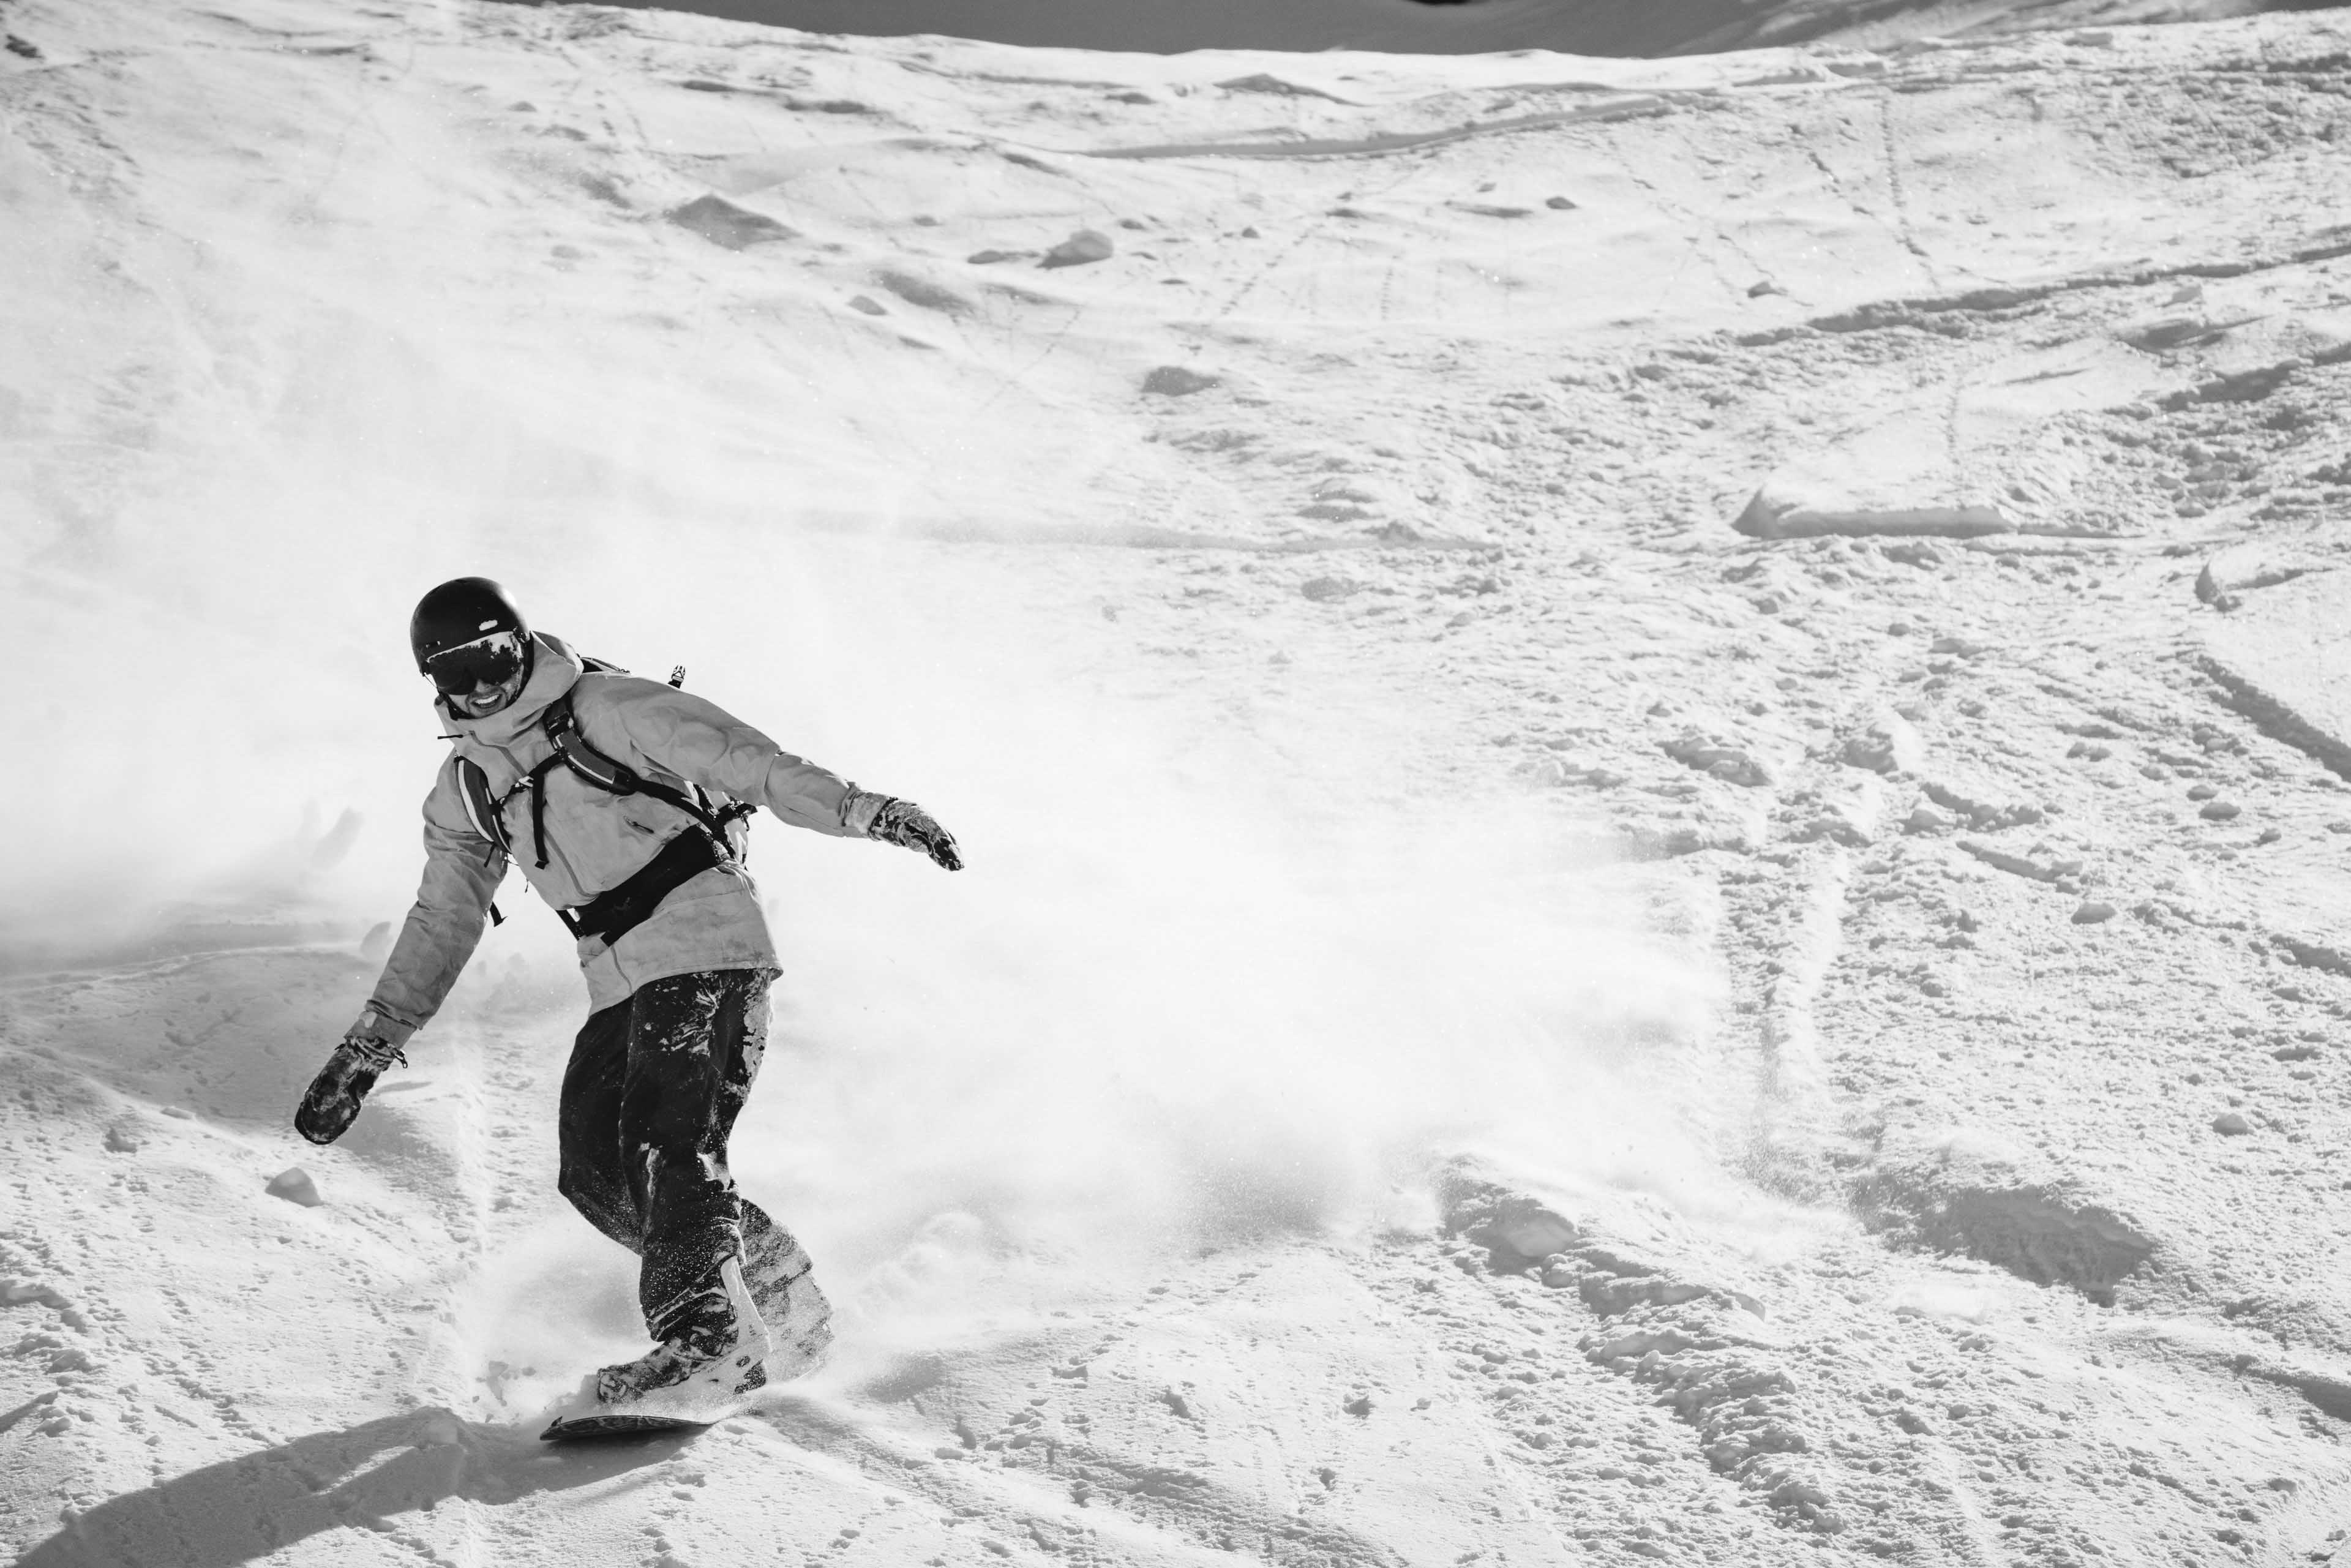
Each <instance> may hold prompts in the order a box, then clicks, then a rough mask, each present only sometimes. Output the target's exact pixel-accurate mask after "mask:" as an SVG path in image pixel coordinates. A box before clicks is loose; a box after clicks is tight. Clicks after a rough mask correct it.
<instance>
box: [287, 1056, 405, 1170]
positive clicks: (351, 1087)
mask: <svg viewBox="0 0 2351 1568" xmlns="http://www.w3.org/2000/svg"><path fill="white" fill-rule="evenodd" d="M395 1061H397V1062H398V1063H400V1065H402V1067H405V1066H407V1065H408V1058H407V1057H405V1056H403V1055H402V1054H401V1050H400V1047H398V1046H396V1045H394V1044H392V1042H391V1041H389V1040H377V1039H374V1038H373V1037H371V1036H369V1035H364V1034H361V1033H360V1032H359V1030H356V1029H354V1030H352V1031H351V1032H350V1033H349V1034H347V1035H345V1036H343V1040H342V1043H341V1044H340V1045H338V1046H336V1047H335V1054H334V1055H332V1056H330V1057H329V1058H327V1065H326V1066H324V1067H322V1068H320V1069H319V1076H318V1077H316V1078H313V1079H312V1080H310V1089H309V1092H308V1093H307V1094H304V1095H303V1096H302V1105H301V1108H300V1109H299V1110H298V1111H296V1112H295V1113H294V1130H295V1131H296V1132H298V1133H299V1134H302V1135H303V1136H304V1137H306V1138H308V1139H309V1140H310V1141H311V1142H312V1143H314V1144H331V1143H333V1142H334V1141H335V1140H336V1139H337V1138H340V1137H341V1136H342V1135H343V1134H344V1133H346V1132H347V1131H349V1130H350V1124H351V1121H352V1119H353V1118H354V1117H356V1116H357V1115H358V1114H359V1113H360V1101H362V1100H364V1099H366V1098H367V1092H368V1091H369V1090H371V1089H372V1088H374V1087H375V1081H376V1080H377V1079H378V1078H381V1076H383V1071H384V1069H385V1068H387V1067H390V1066H391V1065H392V1063H393V1062H395Z"/></svg>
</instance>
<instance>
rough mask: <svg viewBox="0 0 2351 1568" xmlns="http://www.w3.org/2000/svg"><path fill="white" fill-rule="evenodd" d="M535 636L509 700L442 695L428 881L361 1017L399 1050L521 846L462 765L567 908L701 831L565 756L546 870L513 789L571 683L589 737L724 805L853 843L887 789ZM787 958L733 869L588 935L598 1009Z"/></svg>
mask: <svg viewBox="0 0 2351 1568" xmlns="http://www.w3.org/2000/svg"><path fill="white" fill-rule="evenodd" d="M532 641H533V643H535V644H536V650H535V652H534V653H533V655H532V666H531V673H530V678H529V679H528V681H527V682H525V683H524V685H523V689H522V693H521V695H519V696H517V698H516V699H515V700H514V702H513V703H511V704H510V705H508V706H507V707H506V708H505V709H503V710H502V711H500V712H498V713H495V714H492V715H491V716H489V717H487V718H483V719H469V718H465V717H463V716H459V715H457V714H455V713H454V712H452V710H451V709H450V707H449V706H448V705H447V704H446V703H443V702H438V701H436V702H435V703H434V713H435V714H436V715H437V716H439V717H440V719H441V721H442V723H443V724H444V725H445V726H447V727H448V729H449V730H450V732H451V733H452V735H453V737H454V738H455V744H454V745H453V746H451V747H450V748H449V756H448V758H447V760H445V761H444V762H443V763H442V765H441V772H440V775H439V777H438V778H436V779H434V783H433V790H432V793H430V794H428V795H427V796H425V798H424V880H423V885H422V886H420V887H419V888H418V889H417V893H416V904H415V907H413V908H412V909H411V910H410V911H409V912H408V922H407V924H406V925H403V926H402V928H401V932H400V939H399V940H398V941H396V942H394V943H393V944H392V956H391V957H390V958H388V959H387V960H386V961H385V963H384V967H383V975H382V977H381V978H380V979H378V980H377V982H376V988H375V995H374V996H373V997H371V998H370V999H369V1001H368V1011H367V1012H366V1013H364V1014H362V1015H361V1016H360V1022H359V1024H358V1025H356V1026H354V1027H355V1028H357V1029H358V1030H360V1032H363V1033H371V1034H373V1035H375V1036H376V1037H378V1038H380V1039H387V1040H391V1041H392V1043H393V1044H395V1045H397V1044H401V1043H402V1042H403V1041H405V1040H407V1039H408V1037H409V1036H410V1035H412V1034H413V1033H415V1032H416V1030H419V1029H421V1028H423V1025H424V1023H425V1022H426V1020H427V1019H431V1018H432V1016H433V1015H434V1012H436V1011H438V1010H439V1009H440V1006H441V1003H442V1002H443V1000H444V999H445V998H447V996H448V995H449V988H450V987H451V986H453V985H455V983H456V980H457V975H458V972H459V971H460V970H462V969H463V968H465V961H466V960H467V959H468V958H470V957H472V956H473V954H474V947H475V944H477V943H478V942H480V941H481V938H482V927H483V925H484V923H485V922H486V919H487V916H488V911H489V907H490V899H491V896H492V895H493V894H496V892H497V888H498V883H500V882H501V881H503V880H504V879H505V876H506V873H507V856H506V854H505V853H504V852H501V851H500V850H499V849H498V848H497V846H496V845H495V844H493V843H491V842H490V841H489V840H487V839H486V838H484V837H483V836H482V835H481V834H480V833H479V832H478V831H475V827H474V824H473V821H472V820H471V819H470V818H469V817H468V816H467V815H466V811H465V791H464V786H463V785H462V784H460V783H459V781H458V774H457V762H458V759H459V758H470V759H471V760H472V761H474V762H475V763H477V764H478V765H479V766H480V767H481V768H482V770H483V772H484V773H485V774H486V776H487V778H488V780H489V787H490V795H491V798H492V799H493V800H503V802H504V804H503V806H502V807H501V809H500V816H501V819H502V821H503V822H504V825H505V827H506V830H507V841H508V842H510V843H511V844H513V846H514V852H515V856H516V858H517V861H518V862H519V863H520V865H521V867H522V873H523V875H524V877H525V878H527V879H528V881H529V883H530V885H531V886H532V887H533V888H535V889H536V890H538V895H539V896H540V897H541V898H543V899H545V900H546V901H547V902H548V903H549V904H550V905H552V906H554V907H556V908H558V909H569V908H575V907H577V906H578V905H580V904H585V903H587V902H588V901H589V900H590V899H591V898H593V897H595V896H596V895H597V894H600V893H604V892H607V891H609V890H610V889H611V888H614V887H617V886H619V885H620V884H621V883H623V882H625V881H627V880H628V878H629V877H630V875H631V874H632V873H635V872H636V871H637V870H638V869H639V868H640V867H642V866H643V865H644V863H645V862H648V861H650V860H652V859H653V856H654V855H655V854H657V853H658V852H660V850H661V848H662V846H663V845H664V844H665V843H667V842H668V841H670V840H671V839H672V838H674V837H675V836H676V835H677V834H678V833H681V832H684V831H690V830H694V829H695V828H696V826H697V824H696V823H695V820H694V819H693V818H692V817H690V816H688V815H687V814H686V813H685V812H684V811H682V810H678V809H677V808H676V807H674V806H672V805H669V804H667V803H666V802H664V801H661V800H654V799H653V797H651V796H649V795H641V794H640V795H612V794H609V793H607V792H605V791H604V790H601V789H597V788H596V787H595V786H593V785H591V784H590V783H588V782H587V781H586V780H584V779H580V778H579V777H578V776H577V775H576V774H574V773H573V772H572V771H571V770H570V769H569V768H566V767H563V766H562V765H561V764H558V765H557V766H555V767H553V768H549V770H548V771H547V773H546V774H545V775H544V776H543V787H544V789H545V790H546V794H547V801H546V807H545V828H546V835H547V864H546V865H545V866H544V867H542V866H540V865H538V863H537V862H538V852H537V849H536V842H537V839H536V835H535V834H534V832H533V830H532V824H531V800H530V796H531V791H530V790H529V789H516V788H515V786H516V785H517V783H519V782H520V781H521V780H523V779H525V778H527V777H528V775H529V773H530V770H531V769H532V768H536V767H538V765H539V764H540V763H541V762H544V761H546V760H547V759H548V758H549V757H550V756H552V755H553V754H554V747H553V745H552V743H551V742H549V739H548V738H547V733H546V731H545V730H544V729H542V728H541V727H539V718H540V716H541V715H542V714H544V713H545V712H546V710H547V705H548V704H549V703H551V702H553V701H554V700H555V699H556V698H557V697H559V696H561V695H563V694H564V693H566V692H569V693H570V694H571V704H572V712H573V714H574V715H575V716H576V717H577V718H578V721H579V726H580V737H581V738H583V739H585V740H586V741H587V742H588V744H589V745H590V746H592V747H595V748H596V749H597V750H598V751H601V752H602V753H603V754H604V755H605V756H606V757H609V758H611V759H612V760H613V761H615V762H620V763H624V764H626V765H627V766H628V767H630V768H634V769H635V770H636V771H637V772H638V773H639V774H640V775H642V776H643V777H644V778H647V779H653V780H656V781H658V782H661V783H664V784H666V785H668V786H669V787H670V788H671V789H681V788H683V786H684V785H686V784H696V785H699V786H701V787H702V789H704V790H705V792H707V793H708V794H709V795H710V796H711V797H712V805H713V806H714V808H715V807H716V806H718V805H722V804H724V803H726V802H727V801H730V800H744V801H748V802H751V803H753V804H756V805H761V806H765V807H767V808H768V810H771V811H773V812H775V813H776V815H778V816H779V817H781V818H782V819H783V820H784V821H787V822H789V823H791V824H792V825H794V826H795V827H801V828H810V829H813V830H814V831H817V832H820V833H831V834H833V835H835V836H838V837H842V838H855V837H860V836H862V834H863V832H864V830H865V828H866V827H867V826H868V825H869V823H870V822H871V821H872V815H873V810H874V807H875V806H876V805H877V804H878V803H879V802H880V800H881V799H882V797H879V796H874V795H866V794H862V793H861V792H859V790H858V789H857V788H856V786H854V785H852V784H850V783H848V782H846V781H844V780H843V779H841V778H840V777H839V776H838V775H836V774H833V773H831V772H829V771H828V770H826V769H825V768H820V767H818V766H817V765H816V764H815V763H813V762H807V761H803V760H802V759H800V758H797V757H794V756H792V755H791V754H790V753H789V752H787V751H785V750H784V749H783V748H782V747H779V746H778V745H777V744H776V743H775V742H774V741H772V740H770V739H768V737H766V736H764V735H762V734H760V733H759V732H758V730H756V729H754V728H752V727H750V726H749V725H747V724H745V723H744V722H743V721H742V720H740V719H738V718H737V717H735V716H733V715H732V714H730V713H728V712H726V710H725V709H724V708H721V707H719V706H717V705H716V704H715V703H709V702H705V701H704V700H703V699H702V698H700V697H698V696H695V695H692V694H690V693H687V692H683V691H680V690H678V689H676V688H675V687H673V686H669V685H664V684H663V683H661V682H659V681H648V680H643V679H640V678H638V677H637V676H634V675H623V674H604V673H601V672H598V673H590V672H589V671H588V669H587V666H586V664H584V663H583V662H582V661H581V659H580V656H579V655H578V654H577V653H573V652H572V650H571V649H570V647H569V645H568V644H566V643H564V642H563V641H562V640H561V639H559V638H555V637H550V636H548V635H546V634H545V633H543V632H539V633H534V634H533V636H532ZM686 792H687V793H691V791H690V790H689V791H686ZM776 967H779V966H778V964H777V961H776V947H775V942H774V939H773V938H772V937H771V936H769V935H768V921H767V917H766V915H764V914H763V913H762V912H761V911H760V908H759V900H758V889H757V888H756V887H755V886H754V885H753V883H752V882H751V878H750V875H749V874H748V873H747V872H745V871H744V870H743V869H742V868H741V867H740V866H739V865H734V864H726V865H718V866H714V867H712V868H710V869H709V870H707V871H705V872H702V873H699V874H698V875H696V876H695V878H694V879H693V880H692V881H690V882H687V883H684V885H682V886H680V887H679V888H678V889H677V890H676V891H674V892H673V893H672V894H670V895H669V896H668V897H667V898H665V899H664V900H663V901H662V904H661V907H660V908H658V909H656V910H655V911H654V912H653V914H652V915H650V916H649V917H647V918H646V920H645V921H644V923H643V925H638V926H635V927H634V928H632V929H631V930H629V931H626V932H623V933H622V936H621V938H620V940H619V941H617V942H612V943H607V942H606V941H605V940H604V939H603V938H602V937H601V936H590V937H586V938H583V939H582V940H581V941H580V971H581V973H582V974H584V975H585V976H586V977H587V980H588V1001H589V1006H590V1008H591V1009H597V1010H601V1009H604V1008H608V1007H611V1006H612V1005H613V1004H614V1003H616V1002H620V1001H623V1000H626V999H627V998H628V997H629V996H630V995H631V994H632V992H634V991H635V990H636V988H638V987H639V986H642V985H643V984H645V983H646V982H647V981H649V980H658V979H662V978H664V977H668V976H671V975H683V974H689V973H692V972H694V971H696V970H701V969H761V968H765V969H772V968H776Z"/></svg>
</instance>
